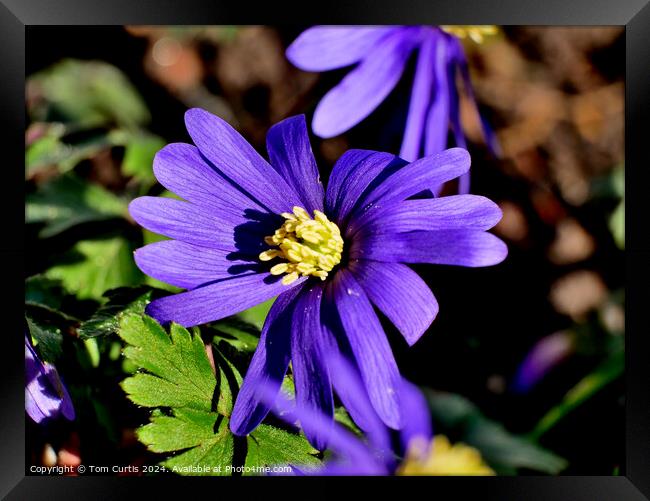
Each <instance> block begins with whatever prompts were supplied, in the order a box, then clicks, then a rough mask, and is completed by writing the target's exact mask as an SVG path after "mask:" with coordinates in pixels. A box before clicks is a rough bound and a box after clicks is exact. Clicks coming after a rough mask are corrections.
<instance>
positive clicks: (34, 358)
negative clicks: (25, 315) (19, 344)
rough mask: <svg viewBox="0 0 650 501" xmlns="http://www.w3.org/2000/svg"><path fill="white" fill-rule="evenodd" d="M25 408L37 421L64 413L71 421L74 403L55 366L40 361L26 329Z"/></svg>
mask: <svg viewBox="0 0 650 501" xmlns="http://www.w3.org/2000/svg"><path fill="white" fill-rule="evenodd" d="M25 410H26V411H27V414H28V415H29V417H31V418H32V419H33V420H34V421H36V422H37V423H43V422H47V421H49V420H51V419H55V418H58V417H59V416H63V417H65V418H66V419H69V420H70V421H72V420H73V419H74V416H75V414H74V407H73V406H72V400H71V399H70V394H69V393H68V390H67V389H66V387H65V386H64V384H63V382H62V381H61V378H60V377H59V373H58V372H57V371H56V368H55V367H54V366H53V365H51V364H48V363H47V362H42V361H41V359H40V358H38V355H37V354H36V351H35V350H34V347H33V346H32V344H31V343H30V342H29V338H28V337H27V333H25Z"/></svg>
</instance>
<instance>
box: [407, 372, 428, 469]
mask: <svg viewBox="0 0 650 501" xmlns="http://www.w3.org/2000/svg"><path fill="white" fill-rule="evenodd" d="M400 394H401V398H402V410H403V412H404V415H405V416H408V419H405V420H404V427H403V428H402V429H401V430H400V441H401V443H402V449H403V452H404V453H406V451H407V450H408V448H409V444H412V441H413V440H418V441H420V443H426V444H430V443H431V440H432V439H433V429H432V427H431V415H430V413H429V406H428V404H427V400H426V398H424V395H423V394H422V392H421V391H420V390H419V389H418V387H417V386H415V385H413V384H412V383H409V382H408V381H406V380H402V386H401V388H400ZM420 452H422V457H421V459H422V460H425V459H426V458H427V457H428V456H429V450H428V449H425V450H422V451H420Z"/></svg>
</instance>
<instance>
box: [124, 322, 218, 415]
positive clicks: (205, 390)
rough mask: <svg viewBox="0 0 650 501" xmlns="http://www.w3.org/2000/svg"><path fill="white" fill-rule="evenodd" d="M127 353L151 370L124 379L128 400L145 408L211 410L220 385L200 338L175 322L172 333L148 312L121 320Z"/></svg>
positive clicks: (136, 361)
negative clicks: (166, 330) (216, 390)
mask: <svg viewBox="0 0 650 501" xmlns="http://www.w3.org/2000/svg"><path fill="white" fill-rule="evenodd" d="M119 335H120V337H121V338H122V339H123V340H124V341H126V342H127V343H128V344H129V346H127V347H126V348H125V350H124V355H125V356H126V357H127V358H128V359H130V360H131V361H132V362H135V363H136V364H137V365H138V366H139V367H141V368H143V369H146V370H147V371H148V373H138V374H136V375H135V376H132V377H129V378H127V379H125V380H124V381H123V382H122V387H123V388H124V390H125V391H126V393H127V395H128V397H129V399H130V400H131V401H133V402H134V403H135V404H137V405H142V406H144V407H190V408H192V409H196V410H201V411H204V412H210V410H211V408H212V398H213V395H214V390H215V387H216V384H217V381H216V378H215V375H214V372H213V371H212V367H211V366H210V361H209V360H208V356H207V355H206V352H205V346H204V344H203V341H202V340H201V337H200V336H198V335H194V336H192V335H190V333H189V332H188V331H187V329H185V328H184V327H181V326H180V325H178V324H172V326H171V335H168V334H167V333H166V332H165V330H164V329H163V328H162V327H161V326H160V325H159V324H158V323H156V321H155V320H153V319H152V318H150V317H148V316H145V315H137V314H128V315H125V316H124V317H123V318H122V319H121V321H120V329H119Z"/></svg>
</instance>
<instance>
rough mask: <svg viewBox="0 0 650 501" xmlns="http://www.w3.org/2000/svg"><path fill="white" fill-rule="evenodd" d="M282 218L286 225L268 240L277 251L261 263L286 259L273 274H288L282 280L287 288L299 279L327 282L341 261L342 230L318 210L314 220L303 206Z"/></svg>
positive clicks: (262, 256) (267, 254)
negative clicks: (308, 277)
mask: <svg viewBox="0 0 650 501" xmlns="http://www.w3.org/2000/svg"><path fill="white" fill-rule="evenodd" d="M281 215H282V217H283V218H284V219H286V221H285V222H284V224H283V225H282V226H280V228H278V229H277V230H275V233H274V234H273V235H271V236H269V237H265V238H264V241H265V242H266V243H267V244H268V245H270V246H272V247H275V248H273V249H269V250H266V251H264V252H262V253H261V254H260V256H259V257H260V260H261V261H270V260H271V259H275V258H280V259H284V260H285V262H282V263H278V264H276V265H275V266H273V267H271V274H272V275H282V274H283V273H286V275H285V276H284V277H283V278H282V283H283V284H284V285H289V284H290V283H292V282H295V281H296V280H298V277H299V276H303V277H306V276H313V277H318V278H320V279H321V280H325V279H326V278H327V274H328V273H329V272H330V271H332V268H334V267H335V266H336V265H337V264H339V263H340V262H341V252H343V238H341V231H340V230H339V227H338V226H336V224H334V223H333V222H332V221H330V220H329V219H327V216H326V215H325V214H323V213H322V212H321V211H319V210H315V211H314V218H313V219H312V218H311V217H310V216H309V213H308V212H307V211H306V210H305V209H303V208H302V207H294V208H293V214H290V213H288V212H283V213H282V214H281Z"/></svg>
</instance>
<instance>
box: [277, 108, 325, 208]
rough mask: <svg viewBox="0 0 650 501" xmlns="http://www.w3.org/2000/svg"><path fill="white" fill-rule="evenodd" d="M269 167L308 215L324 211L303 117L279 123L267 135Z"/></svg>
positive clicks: (322, 194) (322, 191) (314, 161)
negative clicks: (270, 166)
mask: <svg viewBox="0 0 650 501" xmlns="http://www.w3.org/2000/svg"><path fill="white" fill-rule="evenodd" d="M266 148H267V150H268V152H269V159H270V160H271V165H272V166H273V167H274V168H275V170H277V171H278V172H279V173H280V174H281V175H282V177H284V179H285V181H286V182H287V183H289V185H291V187H292V188H293V189H294V190H295V191H296V193H297V194H298V196H299V197H300V200H301V201H302V204H301V207H302V208H303V209H306V210H307V212H309V213H310V214H312V213H313V211H314V210H315V209H317V210H320V211H322V210H323V197H324V196H325V194H324V190H323V184H322V183H321V181H320V177H319V174H318V167H317V165H316V160H315V159H314V154H313V153H312V150H311V144H310V143H309V135H308V133H307V124H306V122H305V115H297V116H295V117H291V118H287V119H286V120H282V121H281V122H278V123H277V124H275V125H274V126H273V127H271V128H270V129H269V132H268V134H267V135H266Z"/></svg>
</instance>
